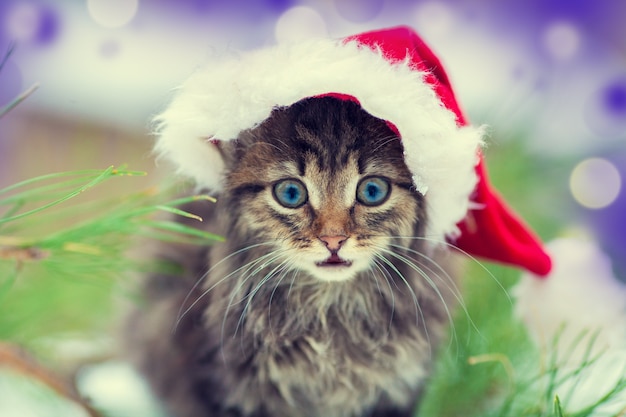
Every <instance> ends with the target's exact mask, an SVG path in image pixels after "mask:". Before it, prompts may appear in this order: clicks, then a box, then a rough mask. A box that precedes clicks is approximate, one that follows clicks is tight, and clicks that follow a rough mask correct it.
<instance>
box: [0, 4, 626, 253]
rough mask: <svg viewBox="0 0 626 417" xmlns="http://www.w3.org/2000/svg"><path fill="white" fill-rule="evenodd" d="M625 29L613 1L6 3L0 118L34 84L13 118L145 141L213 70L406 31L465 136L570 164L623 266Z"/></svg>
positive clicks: (585, 218) (0, 140)
mask: <svg viewBox="0 0 626 417" xmlns="http://www.w3.org/2000/svg"><path fill="white" fill-rule="evenodd" d="M624 22H626V2H624V1H616V0H596V1H591V0H442V1H409V0H325V1H313V0H257V1H245V0H222V1H218V0H179V1H173V0H150V1H148V0H145V1H138V0H86V1H77V0H65V1H58V0H55V1H53V0H48V1H46V0H8V1H7V0H4V1H3V2H2V3H1V4H0V23H1V26H0V53H4V52H5V51H6V50H7V49H8V48H9V45H10V42H11V41H15V42H16V45H17V47H16V50H15V53H14V54H13V56H12V57H11V59H10V60H9V61H8V62H7V63H6V64H5V66H4V68H3V69H2V72H0V106H3V105H5V104H6V103H8V102H9V101H10V100H11V99H12V98H13V97H15V96H16V95H17V94H18V93H19V92H20V91H23V90H24V89H26V88H28V87H29V86H30V85H32V84H33V83H39V84H40V86H41V87H40V88H39V90H38V91H37V92H36V94H34V95H33V96H31V97H30V98H29V99H28V100H27V101H26V102H25V103H23V105H22V106H20V109H19V113H20V114H45V115H47V117H53V118H54V117H60V118H63V119H67V118H69V119H72V120H81V121H90V122H93V123H100V124H104V125H107V126H114V127H116V128H119V129H120V130H122V131H134V132H145V131H146V130H147V128H146V126H147V125H148V122H149V119H150V116H151V115H152V114H154V113H156V112H157V111H158V110H159V109H160V108H162V106H163V105H164V103H165V102H166V101H167V98H168V96H169V92H170V91H171V89H172V88H173V87H175V86H176V85H177V84H179V83H180V82H181V81H182V80H183V79H185V77H186V76H187V75H188V74H190V73H191V72H192V71H193V70H194V69H196V68H198V67H199V66H201V65H202V64H203V63H205V62H206V61H207V60H209V59H210V58H211V57H213V56H216V55H220V54H225V53H228V52H229V51H231V50H241V49H244V50H245V49H251V48H257V47H262V46H264V45H271V44H273V43H276V42H283V41H286V40H290V39H297V38H299V37H306V36H312V35H314V36H317V35H322V36H331V37H343V36H346V35H349V34H353V33H356V32H359V31H363V30H370V29H375V28H380V27H385V26H393V25H398V24H407V25H410V26H413V27H414V28H415V29H416V30H417V31H418V32H420V33H421V34H422V36H423V37H424V38H425V40H426V41H427V42H428V43H429V44H430V45H431V46H432V47H433V49H434V50H435V51H436V52H437V53H438V55H439V56H440V57H441V58H442V60H443V62H444V64H445V65H446V68H447V71H448V72H449V75H450V76H451V78H452V81H453V83H454V85H455V87H456V90H457V95H458V96H459V99H460V101H461V103H462V104H463V106H464V108H465V109H466V110H467V112H468V114H469V116H470V118H471V119H472V120H473V121H474V122H475V123H486V124H488V125H490V126H492V130H493V132H496V133H497V134H494V137H497V140H498V141H504V140H507V139H508V138H513V137H519V136H520V134H523V135H524V138H525V141H526V145H525V146H527V148H528V149H529V150H530V152H532V153H535V154H541V155H548V156H554V157H555V158H569V159H568V160H570V161H575V163H574V164H573V165H572V170H571V171H572V172H571V177H570V183H569V187H570V191H571V197H572V204H573V205H574V206H575V208H574V210H575V211H578V212H579V213H580V218H581V222H582V223H587V224H590V225H592V227H593V229H594V231H595V232H596V233H597V234H598V236H599V238H600V240H601V242H603V244H604V245H605V247H607V248H608V249H607V250H608V251H609V252H611V253H612V254H613V257H614V258H619V259H621V258H623V256H622V254H624V253H626V252H625V251H626V243H625V242H626V238H624V234H625V233H626V232H624V230H626V228H625V225H624V218H625V216H624V214H623V213H624V212H626V198H625V197H624V190H623V182H624V181H623V178H624V175H626V169H625V168H624V166H625V161H626V146H625V141H626V24H624ZM12 118H13V115H11V117H7V118H5V121H2V122H0V135H2V136H4V137H0V176H1V175H5V176H6V175H8V174H7V172H8V169H9V168H7V167H8V166H9V163H8V158H9V156H8V155H10V154H11V153H12V152H13V148H12V147H14V146H17V145H15V142H16V140H15V139H14V138H13V140H9V139H7V138H6V136H7V135H8V133H7V132H10V131H11V130H10V126H9V125H10V124H11V120H12ZM590 159H591V160H590ZM3 161H4V162H3ZM12 162H13V163H15V161H12ZM3 166H4V168H3ZM70 168H71V167H70Z"/></svg>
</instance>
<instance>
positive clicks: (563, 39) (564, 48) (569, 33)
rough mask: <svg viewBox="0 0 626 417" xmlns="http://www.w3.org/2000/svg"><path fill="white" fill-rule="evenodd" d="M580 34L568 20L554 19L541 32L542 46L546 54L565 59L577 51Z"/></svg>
mask: <svg viewBox="0 0 626 417" xmlns="http://www.w3.org/2000/svg"><path fill="white" fill-rule="evenodd" d="M580 42H581V36H580V33H579V31H578V29H577V28H576V27H575V26H574V25H573V24H571V23H569V22H562V21H556V22H553V23H551V24H550V25H548V27H546V29H545V31H544V33H543V46H544V48H545V50H546V51H547V52H548V54H549V55H550V56H551V57H553V58H555V59H558V60H567V59H570V58H572V57H573V56H574V55H576V54H577V53H578V50H579V49H580Z"/></svg>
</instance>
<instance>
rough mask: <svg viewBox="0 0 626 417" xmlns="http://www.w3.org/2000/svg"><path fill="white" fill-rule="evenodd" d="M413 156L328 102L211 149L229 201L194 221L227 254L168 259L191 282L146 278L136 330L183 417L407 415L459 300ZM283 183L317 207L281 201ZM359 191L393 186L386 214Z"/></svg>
mask: <svg viewBox="0 0 626 417" xmlns="http://www.w3.org/2000/svg"><path fill="white" fill-rule="evenodd" d="M404 143H405V142H401V141H400V139H399V138H398V137H397V136H396V134H394V132H393V131H392V130H391V129H390V128H389V127H388V126H387V124H386V123H385V122H384V121H382V120H380V119H377V118H375V117H373V116H371V115H370V114H368V113H367V112H365V111H364V110H363V109H362V108H361V107H360V106H359V105H358V104H356V103H353V102H349V101H341V100H338V99H335V98H330V97H328V98H313V99H307V100H304V101H301V102H298V103H296V104H293V105H291V106H288V107H285V108H280V109H275V110H274V111H273V112H272V114H271V116H270V117H269V118H268V119H267V120H266V121H265V122H264V123H262V124H260V125H259V126H256V127H254V128H252V129H250V130H247V131H245V132H243V133H241V134H240V135H239V137H238V138H237V140H233V141H228V142H221V143H218V144H215V145H212V146H215V150H216V152H215V155H219V157H220V161H221V163H222V166H223V172H224V182H223V184H224V185H223V187H222V189H221V192H220V194H219V196H218V202H217V204H216V205H215V206H206V205H204V204H207V203H203V205H202V206H196V207H190V208H189V209H190V210H192V211H194V212H196V213H198V214H200V215H202V216H203V217H204V218H205V222H204V224H203V227H205V228H206V229H207V230H209V231H211V232H214V233H218V234H223V235H224V236H225V237H226V241H225V242H224V243H219V244H216V245H215V246H213V247H210V248H208V247H207V248H197V247H185V246H182V245H178V246H176V245H169V246H164V247H161V248H160V249H159V251H158V253H157V255H156V256H157V257H158V258H160V259H162V260H166V261H169V262H172V263H174V264H176V265H178V266H179V267H180V268H182V271H183V272H184V273H183V274H182V276H178V275H176V274H172V275H168V274H158V275H154V276H151V277H149V278H148V279H147V281H146V283H145V292H146V296H147V297H146V298H147V303H146V305H145V306H143V307H141V308H139V309H138V310H137V312H136V313H135V314H134V316H133V317H132V319H131V320H130V321H129V328H128V340H129V342H130V343H129V351H130V352H131V353H132V355H133V356H134V358H135V361H136V362H137V364H138V366H139V367H140V369H142V371H143V372H144V373H145V374H146V376H147V377H148V380H149V381H150V382H151V384H152V386H153V387H154V389H155V392H156V393H157V395H158V396H159V398H161V399H162V400H163V401H164V403H165V404H166V406H167V408H168V410H169V411H170V412H171V413H172V415H173V416H175V417H198V416H209V417H226V416H231V417H266V416H267V417H270V416H271V417H289V416H306V417H359V416H363V417H364V416H374V417H376V416H377V417H392V416H394V417H408V416H410V415H412V410H413V409H414V406H415V403H416V401H418V399H419V395H420V392H421V390H422V389H423V388H424V385H425V383H426V378H427V375H428V372H429V368H430V365H431V359H432V355H433V352H434V350H435V349H436V347H437V344H438V341H439V340H440V338H441V337H442V334H443V333H444V330H445V328H446V324H447V323H448V321H449V315H450V309H451V308H452V307H453V305H454V299H455V298H456V296H457V294H455V290H454V288H455V283H454V279H453V271H452V270H451V269H453V268H452V267H451V266H450V265H449V264H450V259H449V257H450V256H451V255H450V254H449V253H447V252H446V251H444V250H443V249H441V248H439V249H433V247H432V246H431V240H430V239H429V238H427V237H425V233H426V232H425V231H426V230H427V229H428V227H429V224H430V223H429V222H430V221H431V220H430V214H431V212H430V211H429V200H428V199H429V198H430V197H431V194H430V193H428V195H426V196H424V195H422V194H420V193H418V192H417V191H416V190H415V188H414V185H413V182H412V177H413V173H412V172H411V171H410V170H409V168H408V167H407V166H406V164H405V162H404V151H405V149H404V148H403V144H404ZM206 145H207V144H203V146H206ZM210 163H211V162H206V161H205V164H206V165H207V166H210V165H208V164H210ZM285 178H292V179H294V180H297V181H299V182H301V183H302V184H304V185H305V186H306V191H307V199H306V203H304V204H302V205H301V206H298V207H296V208H289V207H285V206H284V205H282V204H281V203H280V202H279V200H278V199H277V197H276V192H275V191H274V192H273V190H275V188H274V187H275V185H276V184H278V183H280V182H281V181H282V180H283V179H285ZM364 178H365V179H367V178H383V179H384V180H385V181H387V183H388V184H389V189H390V193H389V195H388V196H387V197H386V198H385V199H384V200H381V203H380V204H376V205H366V204H362V203H360V202H359V200H358V198H357V188H358V185H359V184H360V183H361V181H363V179H364ZM185 221H190V220H188V219H185ZM326 236H340V237H342V238H345V239H344V240H343V241H342V243H341V244H337V246H338V247H335V248H331V244H330V243H328V242H329V241H330V240H329V239H328V238H326ZM324 239H326V241H325V240H324ZM427 253H428V255H427ZM338 260H339V261H341V262H337V261H338ZM331 261H332V262H331Z"/></svg>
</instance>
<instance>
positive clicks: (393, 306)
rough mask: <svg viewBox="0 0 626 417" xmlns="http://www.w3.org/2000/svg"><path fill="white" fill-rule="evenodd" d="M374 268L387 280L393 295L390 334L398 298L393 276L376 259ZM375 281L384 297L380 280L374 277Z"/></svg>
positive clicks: (388, 330)
mask: <svg viewBox="0 0 626 417" xmlns="http://www.w3.org/2000/svg"><path fill="white" fill-rule="evenodd" d="M374 266H375V267H376V269H377V270H378V271H379V272H380V273H381V274H382V277H383V279H384V280H385V282H386V283H387V286H388V287H389V294H390V295H391V314H390V315H389V325H388V326H387V332H390V331H391V326H392V324H393V317H394V315H395V312H396V296H395V294H394V293H393V289H392V288H391V282H390V278H391V275H390V274H389V271H387V270H386V269H385V268H383V267H382V265H381V264H380V263H379V261H378V259H376V258H374ZM373 279H374V281H375V282H376V286H377V287H378V292H379V293H380V295H381V296H383V293H382V289H381V288H380V285H379V284H378V280H377V279H376V277H375V276H373ZM396 287H397V284H396Z"/></svg>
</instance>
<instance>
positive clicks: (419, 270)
mask: <svg viewBox="0 0 626 417" xmlns="http://www.w3.org/2000/svg"><path fill="white" fill-rule="evenodd" d="M379 250H380V251H382V252H383V253H386V254H388V255H390V256H393V257H394V258H396V259H398V260H399V261H401V262H403V263H404V264H405V265H407V266H408V267H409V268H411V269H412V270H414V271H415V272H417V273H418V274H419V276H420V277H422V278H423V279H424V280H425V281H426V283H427V284H428V285H429V286H430V287H431V288H432V289H433V290H434V291H435V294H436V295H437V297H438V298H439V300H440V301H441V303H442V305H443V307H444V309H445V311H446V315H447V316H448V321H449V322H450V327H451V329H452V332H453V334H456V327H455V325H454V318H453V316H452V312H451V311H450V308H449V307H448V304H447V303H446V300H445V297H444V296H443V294H442V293H441V290H440V289H439V287H437V285H436V284H435V282H434V281H433V279H432V278H431V277H430V276H429V275H428V274H427V273H426V272H425V271H424V270H423V269H422V268H420V267H419V266H418V265H415V264H414V263H413V262H411V260H410V259H408V258H407V257H405V256H402V255H400V254H399V253H397V252H395V251H392V250H389V249H386V248H380V249H379ZM433 262H434V261H433ZM427 268H428V267H427ZM428 269H429V270H430V272H431V273H433V274H434V275H435V276H439V275H438V274H436V273H435V272H434V271H432V269H431V268H428ZM446 286H447V284H446ZM448 289H450V287H449V286H448ZM450 290H451V289H450ZM451 291H452V290H451ZM455 296H457V295H456V294H455Z"/></svg>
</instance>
